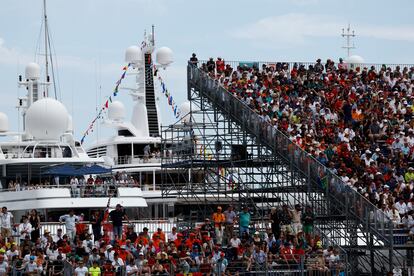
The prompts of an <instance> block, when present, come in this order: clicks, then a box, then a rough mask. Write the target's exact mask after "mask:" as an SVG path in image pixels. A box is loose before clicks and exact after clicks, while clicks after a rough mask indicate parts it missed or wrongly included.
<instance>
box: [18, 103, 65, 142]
mask: <svg viewBox="0 0 414 276" xmlns="http://www.w3.org/2000/svg"><path fill="white" fill-rule="evenodd" d="M68 127H69V114H68V111H67V110H66V107H65V106H64V105H63V104H62V103H61V102H59V101H57V100H54V99H52V98H43V99H40V100H38V101H36V102H34V103H33V104H32V105H31V106H30V107H29V109H28V110H27V111H26V130H27V133H28V134H30V135H32V136H33V138H34V139H36V140H59V138H60V137H61V136H62V134H64V133H65V131H67V130H68Z"/></svg>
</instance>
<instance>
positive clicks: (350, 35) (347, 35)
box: [342, 24, 355, 57]
mask: <svg viewBox="0 0 414 276" xmlns="http://www.w3.org/2000/svg"><path fill="white" fill-rule="evenodd" d="M342 37H344V38H346V45H345V46H342V48H343V49H346V51H347V55H348V57H349V56H350V53H351V49H355V44H354V43H353V42H352V45H351V38H353V37H355V31H354V30H352V32H351V25H350V24H348V27H347V28H346V32H345V29H344V28H342Z"/></svg>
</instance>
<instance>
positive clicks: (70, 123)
mask: <svg viewBox="0 0 414 276" xmlns="http://www.w3.org/2000/svg"><path fill="white" fill-rule="evenodd" d="M66 132H73V118H72V116H71V115H69V114H68V129H67V130H66Z"/></svg>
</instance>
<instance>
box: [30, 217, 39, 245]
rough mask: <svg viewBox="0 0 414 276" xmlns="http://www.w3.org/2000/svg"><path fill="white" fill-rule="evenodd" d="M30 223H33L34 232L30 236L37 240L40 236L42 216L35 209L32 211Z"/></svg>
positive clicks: (33, 240)
mask: <svg viewBox="0 0 414 276" xmlns="http://www.w3.org/2000/svg"><path fill="white" fill-rule="evenodd" d="M29 223H30V225H32V232H31V233H30V237H31V240H32V242H36V241H37V239H38V238H40V217H39V214H38V213H37V211H36V210H35V209H32V210H31V211H30V216H29Z"/></svg>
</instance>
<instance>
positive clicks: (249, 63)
mask: <svg viewBox="0 0 414 276" xmlns="http://www.w3.org/2000/svg"><path fill="white" fill-rule="evenodd" d="M203 63H207V60H199V62H198V64H199V65H201V64H203ZM225 64H229V65H230V66H231V67H232V68H233V69H234V70H236V69H237V67H238V66H240V67H243V66H247V67H252V66H255V67H257V68H259V69H261V68H262V66H263V65H266V66H271V67H275V66H276V65H277V64H286V65H287V68H288V69H292V68H293V66H294V65H297V66H300V65H303V66H304V67H305V68H309V65H312V66H314V65H315V64H316V61H315V62H310V61H305V62H303V61H235V60H230V61H227V60H226V61H225ZM321 64H322V65H325V63H324V62H323V61H322V62H321ZM335 64H336V65H338V62H335ZM348 65H349V68H351V69H355V68H357V67H359V68H361V69H363V68H368V69H370V68H371V67H374V68H375V70H377V71H379V70H380V69H381V68H383V67H385V68H387V69H388V68H390V69H391V70H395V69H396V68H397V66H399V67H400V69H401V70H403V69H404V68H408V69H409V68H411V67H414V64H408V63H353V64H348Z"/></svg>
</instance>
